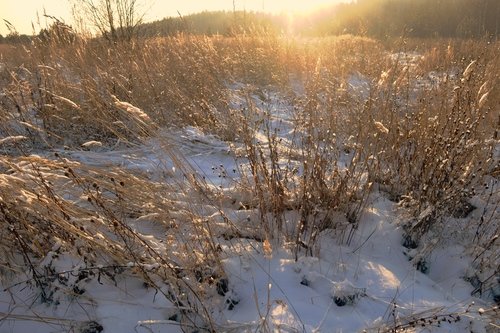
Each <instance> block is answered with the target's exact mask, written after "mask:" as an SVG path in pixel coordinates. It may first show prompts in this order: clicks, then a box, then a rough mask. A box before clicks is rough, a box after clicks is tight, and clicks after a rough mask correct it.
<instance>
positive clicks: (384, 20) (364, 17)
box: [141, 0, 500, 38]
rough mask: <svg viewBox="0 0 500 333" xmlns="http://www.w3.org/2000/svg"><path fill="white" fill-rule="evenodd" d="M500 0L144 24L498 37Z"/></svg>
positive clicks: (391, 2)
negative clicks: (308, 14)
mask: <svg viewBox="0 0 500 333" xmlns="http://www.w3.org/2000/svg"><path fill="white" fill-rule="evenodd" d="M499 21H500V0H357V1H356V2H353V3H345V4H338V5H335V6H332V7H330V8H323V9H322V10H321V11H320V12H317V13H314V14H312V15H311V16H308V17H300V16H296V17H295V18H294V20H293V22H290V18H289V17H288V16H287V15H285V14H282V15H269V14H262V13H254V12H223V11H221V12H202V13H199V14H194V15H189V16H185V17H181V16H179V17H175V18H166V19H163V20H161V21H156V22H152V23H147V24H144V25H143V26H142V27H141V30H142V32H143V33H144V34H145V35H147V36H154V35H159V36H165V35H172V34H177V33H180V32H182V33H192V34H205V35H213V34H220V35H230V34H232V33H234V32H235V31H236V32H238V31H241V30H245V31H247V30H249V29H255V28H256V29H260V30H264V31H270V32H278V33H280V32H290V31H293V33H296V34H299V35H304V36H325V35H339V34H353V35H366V36H370V37H376V38H387V37H395V36H400V35H402V34H405V35H407V36H409V37H459V38H482V37H485V36H489V37H497V36H498V35H499V33H500V24H499Z"/></svg>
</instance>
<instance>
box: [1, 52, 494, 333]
mask: <svg viewBox="0 0 500 333" xmlns="http://www.w3.org/2000/svg"><path fill="white" fill-rule="evenodd" d="M417 58H418V55H414V54H408V55H397V56H395V58H394V60H396V59H398V60H399V61H400V62H403V63H407V62H408V63H410V62H412V61H415V59H417ZM238 89H243V88H242V87H241V86H238V87H236V88H235V91H236V92H237V91H238ZM297 89H299V88H297ZM349 89H350V90H351V89H354V90H357V91H358V94H359V96H361V97H363V96H366V95H367V94H368V89H369V88H368V83H367V82H366V81H365V79H364V78H363V77H362V76H361V75H360V74H355V75H353V76H352V77H351V78H350V79H349ZM235 98H237V95H236V96H235ZM252 98H253V99H254V100H255V101H257V100H258V98H259V97H257V96H255V95H252ZM266 98H267V100H268V101H270V106H271V107H270V109H269V110H268V111H269V119H270V125H271V128H270V131H271V132H274V131H276V133H279V134H278V135H279V137H280V138H281V139H283V141H282V143H281V148H282V149H286V148H287V147H288V148H290V147H292V146H293V145H294V144H296V143H295V142H294V140H295V138H294V132H293V126H292V125H291V122H292V118H293V111H291V110H290V109H291V107H290V105H288V104H287V103H285V102H283V101H282V96H280V95H279V94H278V93H276V92H273V91H268V92H267V97H266ZM117 103H122V104H120V105H121V106H122V107H123V108H125V109H126V110H127V111H128V112H142V111H140V110H136V109H133V108H135V107H134V106H132V105H128V104H123V102H117ZM235 103H243V101H242V100H240V101H239V102H238V101H236V102H235ZM376 125H377V124H376ZM377 126H378V127H379V129H380V130H381V131H382V132H385V131H386V130H387V129H385V127H384V125H383V124H381V123H380V124H379V125H377ZM257 131H258V132H260V135H259V134H258V135H257V137H258V138H259V141H260V142H261V143H265V142H266V140H267V135H266V133H264V132H263V131H264V129H263V128H258V129H257ZM4 140H6V139H4ZM2 142H3V141H0V143H2ZM83 146H84V147H88V148H92V147H94V148H95V147H99V148H100V149H97V150H92V151H90V150H89V151H76V150H75V151H72V150H58V151H57V152H58V153H59V154H60V155H61V156H62V157H64V158H67V159H68V160H71V161H74V162H78V163H82V164H85V165H89V166H94V167H101V168H107V167H109V166H119V167H121V168H125V169H127V170H131V171H137V172H143V173H145V174H147V175H148V176H149V177H150V178H151V179H152V180H158V181H165V182H175V181H176V180H178V179H182V178H183V177H185V176H186V170H185V169H183V168H181V167H180V166H179V162H178V161H175V160H174V159H172V156H173V153H175V155H176V156H179V157H180V158H182V161H183V163H187V164H188V165H189V166H190V168H191V169H190V170H188V171H189V172H193V173H194V174H195V175H196V177H198V178H199V179H203V181H205V182H206V183H207V184H209V185H210V186H212V187H213V188H214V189H217V190H218V191H220V193H222V194H226V197H230V196H232V197H233V198H234V204H224V205H223V206H224V207H225V208H226V211H225V212H224V213H225V214H226V215H227V216H229V217H230V218H231V220H233V221H234V223H235V224H236V225H238V226H240V227H241V228H240V230H243V231H244V232H243V233H242V235H240V237H242V238H240V239H238V238H237V239H232V240H225V239H223V238H219V239H218V242H219V244H220V245H221V248H222V253H223V254H224V255H223V258H222V263H223V265H224V269H225V272H226V274H227V278H228V284H229V286H228V290H227V292H225V293H224V295H219V296H218V298H214V299H212V300H211V301H212V302H213V309H212V313H211V314H212V316H213V318H214V319H215V321H216V325H217V327H218V328H219V329H220V331H221V332H223V331H225V332H260V331H262V332H266V331H268V332H311V333H312V332H358V331H364V330H365V331H368V332H378V331H384V330H386V329H388V328H390V327H391V325H392V324H394V323H395V322H398V323H401V325H403V324H405V325H406V324H408V325H409V326H411V322H412V321H416V320H417V319H419V318H427V317H429V318H434V317H436V318H438V319H442V320H441V322H440V323H439V324H438V323H437V320H438V319H436V320H435V321H434V322H433V323H432V324H428V325H426V327H425V328H424V327H421V328H415V329H414V330H411V331H412V332H429V331H430V332H438V333H441V332H442V333H444V332H465V331H470V330H473V331H474V332H486V327H487V324H488V322H487V321H486V320H484V315H485V314H486V313H487V312H488V310H487V309H488V304H487V303H486V301H484V300H482V299H480V298H478V297H474V296H471V293H472V292H473V290H474V287H473V286H472V285H471V284H470V283H468V282H467V281H465V279H464V277H465V276H466V275H467V270H468V268H469V267H470V265H471V262H472V260H473V258H471V257H470V255H469V254H468V252H467V248H466V246H467V245H466V244H453V245H450V244H439V243H438V244H434V245H435V248H434V249H433V251H432V252H431V255H430V256H429V257H427V258H426V261H427V264H428V265H429V271H428V273H427V274H424V273H422V272H421V271H419V270H418V269H417V268H416V267H415V265H414V260H413V261H412V260H410V259H411V258H415V257H416V256H418V255H419V253H417V252H416V251H413V252H412V251H411V250H408V249H406V248H404V247H403V245H402V239H403V230H402V229H401V226H400V222H401V219H402V216H404V214H403V213H402V212H401V209H402V208H401V207H399V206H398V205H397V204H395V203H394V202H391V201H390V200H388V199H387V198H386V197H385V195H384V193H382V192H378V191H377V190H374V191H373V193H371V195H370V198H369V200H368V202H369V204H368V205H367V206H366V207H365V208H364V209H363V213H362V214H361V220H360V223H359V226H358V229H357V230H356V232H355V233H354V237H353V239H352V241H351V242H350V244H349V245H346V244H345V243H343V242H340V241H339V239H341V237H338V236H339V235H338V234H337V233H338V231H334V230H325V231H323V232H322V233H321V234H320V237H319V239H318V241H317V243H316V245H315V246H314V247H313V248H312V249H311V253H312V255H307V254H306V253H305V252H300V253H299V257H298V260H295V253H294V251H293V248H292V246H290V245H288V244H282V245H278V246H277V245H276V244H272V249H271V250H269V249H263V243H262V242H260V241H258V238H259V237H257V236H256V235H255V234H252V231H255V230H253V229H254V227H253V226H254V225H255V224H256V221H257V220H258V219H259V214H258V212H257V210H252V209H245V210H238V209H239V208H241V207H242V206H244V205H245V204H248V203H249V202H251V200H252V198H251V197H250V196H251V193H244V191H242V190H241V189H240V190H238V191H239V192H236V186H235V185H236V184H238V183H239V182H241V177H242V174H241V170H242V169H244V167H245V165H246V163H247V161H246V159H245V158H244V157H237V156H236V155H237V154H235V150H237V149H236V148H237V146H238V143H233V144H228V143H227V142H224V141H222V140H221V139H219V138H217V137H216V136H214V135H209V134H205V133H203V132H201V131H200V130H199V129H197V128H193V127H187V128H183V129H178V130H161V131H160V132H159V133H158V135H157V137H155V138H152V139H150V140H148V141H146V142H144V143H143V144H141V145H137V146H133V147H120V149H113V150H105V149H104V148H102V147H101V144H100V142H95V141H90V142H87V143H84V144H83ZM283 163H287V162H283ZM345 163H347V162H345ZM344 166H345V165H344ZM475 200H476V201H475V202H474V205H476V206H477V207H478V209H477V211H480V210H481V207H484V206H485V203H484V202H483V201H481V199H479V198H476V199H475ZM430 211H432V208H431V207H429V208H428V210H424V211H423V212H422V214H423V215H425V214H429V212H430ZM206 214H207V215H206V218H207V219H209V220H210V221H212V222H213V223H214V226H217V225H218V224H217V223H219V224H222V221H223V216H221V212H219V211H217V210H216V209H213V210H212V211H210V209H209V208H207V210H206ZM287 214H288V215H287V218H289V219H296V218H297V216H296V212H289V213H287ZM474 214H477V213H474ZM474 214H472V216H471V217H470V218H477V216H476V215H474ZM158 217H159V214H158V213H150V214H146V215H139V216H137V217H136V218H134V219H131V220H130V221H129V226H130V228H131V229H133V230H134V231H136V232H137V233H139V234H140V235H141V238H142V239H145V240H147V241H148V244H151V246H153V247H154V248H155V249H157V250H159V251H161V250H163V251H166V250H167V249H166V245H165V242H164V239H165V237H166V236H165V230H166V229H165V227H164V226H162V225H159V224H158V223H157V221H156V220H157V219H158ZM334 218H338V219H344V220H346V219H345V216H334ZM452 222H453V221H452ZM462 222H464V223H466V221H465V220H464V221H462ZM455 223H461V222H460V221H455ZM345 224H348V222H347V220H346V221H345ZM244 225H246V226H247V229H246V230H245V229H244ZM245 236H246V237H247V238H244V237H245ZM252 238H254V239H252ZM270 246H271V245H270ZM60 250H61V243H56V244H54V245H53V246H52V249H51V251H50V252H49V254H48V255H47V256H46V258H44V259H43V260H42V261H41V263H40V266H41V267H46V268H47V269H50V270H51V272H64V273H59V274H57V275H56V278H57V279H59V282H57V283H59V284H60V285H61V288H60V289H57V290H51V291H50V292H51V294H50V295H46V296H47V297H51V299H52V302H51V303H50V304H48V303H42V302H40V295H39V293H38V291H37V288H36V287H35V286H34V285H33V283H32V281H30V282H29V281H28V280H29V279H30V277H29V276H28V275H26V276H24V279H25V280H22V279H21V281H14V282H13V283H8V281H1V288H2V291H1V293H0V332H29V331H33V332H41V333H43V332H54V331H73V332H81V333H91V332H100V331H103V332H106V333H114V332H116V333H119V332H169V333H170V332H181V331H182V330H181V327H180V323H179V322H177V321H176V320H177V319H176V318H175V315H176V313H177V310H178V307H177V306H175V305H174V304H172V302H171V301H169V300H168V299H167V298H166V297H165V295H164V294H163V292H162V290H157V289H155V288H153V287H151V286H148V285H147V284H145V283H144V281H142V280H141V279H139V278H138V277H137V275H135V274H133V271H134V270H135V269H138V267H137V264H136V263H134V262H129V263H128V264H126V265H125V266H124V267H122V268H121V271H116V270H110V269H109V268H107V267H105V266H102V265H101V266H96V267H92V268H89V267H88V266H87V265H86V263H84V262H82V261H81V259H76V258H74V257H72V256H71V255H69V254H64V253H60ZM269 251H270V253H269ZM142 268H143V269H144V270H146V271H154V270H157V269H159V268H160V264H159V263H148V264H142ZM82 272H87V273H86V275H85V276H83V275H82ZM97 275H98V276H99V279H97V278H95V276H97ZM23 281H25V283H23ZM156 282H157V285H158V286H160V287H164V288H166V289H168V288H167V287H168V282H167V281H156ZM63 284H64V285H74V286H75V287H78V288H79V289H73V291H74V293H75V294H78V291H79V290H81V291H83V290H84V292H83V293H82V294H81V295H75V294H67V293H66V292H65V291H64V290H65V289H64V288H62V287H63ZM166 289H165V290H166ZM453 314H461V316H462V317H463V319H461V320H456V317H453V316H451V317H450V315H453ZM450 318H454V320H451V319H450ZM448 321H450V322H448Z"/></svg>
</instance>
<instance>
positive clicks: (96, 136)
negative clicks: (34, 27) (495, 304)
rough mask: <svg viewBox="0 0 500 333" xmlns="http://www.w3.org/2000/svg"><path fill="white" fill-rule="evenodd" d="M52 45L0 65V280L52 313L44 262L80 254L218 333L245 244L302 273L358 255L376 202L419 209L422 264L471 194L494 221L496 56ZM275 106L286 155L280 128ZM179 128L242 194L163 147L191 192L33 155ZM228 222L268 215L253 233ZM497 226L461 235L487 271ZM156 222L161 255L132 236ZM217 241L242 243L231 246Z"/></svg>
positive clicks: (486, 47) (476, 49)
mask: <svg viewBox="0 0 500 333" xmlns="http://www.w3.org/2000/svg"><path fill="white" fill-rule="evenodd" d="M49 37H50V38H45V39H40V40H35V41H34V42H33V43H32V45H29V46H23V47H17V48H15V50H11V51H9V52H11V53H9V54H4V55H3V56H2V57H3V58H2V60H1V64H0V65H1V66H0V81H1V82H2V85H3V87H4V88H3V89H2V92H1V94H0V117H1V118H2V123H1V125H0V135H1V137H0V140H1V141H0V150H1V152H2V155H1V156H0V170H1V177H0V182H1V183H0V184H1V186H0V213H1V216H2V221H3V223H2V226H1V231H0V233H1V237H2V242H1V244H0V246H2V248H3V250H5V251H2V253H4V255H3V257H2V258H1V260H2V267H3V268H2V273H3V276H4V281H8V280H9V279H7V278H6V277H8V276H11V277H12V276H13V275H16V274H18V273H20V272H22V271H24V270H25V268H26V267H28V269H29V272H30V273H28V276H29V280H30V281H32V282H33V283H34V286H35V287H36V288H38V289H39V290H40V293H41V295H42V296H41V297H42V298H43V299H44V300H45V301H47V302H48V301H50V300H51V297H52V298H53V284H54V281H55V280H54V276H55V274H56V273H57V272H52V273H51V272H47V270H46V268H43V267H41V266H40V263H41V262H42V261H43V259H44V258H47V256H48V255H53V254H51V253H52V252H57V251H59V252H63V251H69V252H71V253H72V254H73V255H75V256H79V257H81V258H84V260H85V262H86V265H87V266H86V267H85V268H82V269H83V270H87V271H89V272H94V273H95V272H97V273H99V270H101V269H104V270H107V269H109V270H110V272H111V271H113V272H116V271H120V272H123V271H126V272H128V273H131V274H136V275H138V276H141V277H142V278H143V279H144V280H145V281H146V282H147V283H148V284H149V285H151V286H154V287H156V288H158V290H161V291H162V292H164V294H165V297H167V298H168V299H169V300H170V301H171V302H172V303H173V304H176V305H177V306H178V308H179V315H180V317H182V321H183V324H184V325H186V327H190V326H200V327H204V328H206V329H208V330H209V329H212V330H214V329H215V327H216V324H217V323H215V322H214V321H213V318H212V316H211V313H210V310H209V307H210V306H211V305H212V304H214V303H213V302H212V301H213V299H214V298H217V297H219V296H217V295H220V296H224V295H225V294H226V293H227V292H228V285H227V279H226V278H225V275H224V271H223V265H222V263H221V260H222V258H224V257H225V256H230V255H231V253H230V251H236V249H237V247H238V246H237V245H234V244H235V243H237V242H238V241H240V240H241V239H242V238H252V239H254V240H255V241H257V242H260V243H262V244H263V245H265V247H266V249H267V251H269V250H271V251H272V249H274V248H279V247H281V246H285V247H289V248H290V249H291V250H293V251H294V253H295V255H296V257H297V258H298V257H299V256H301V255H311V254H317V252H316V251H317V250H318V249H317V248H316V246H317V240H318V238H319V236H320V235H321V233H322V232H324V231H329V232H331V231H332V230H333V231H334V233H335V234H336V235H337V237H338V238H339V240H340V241H342V242H345V243H350V242H351V241H352V240H353V237H354V235H355V233H356V230H357V227H358V223H359V221H360V218H361V215H362V212H363V208H364V207H365V206H366V205H367V204H368V198H369V194H370V193H371V192H372V191H373V189H378V190H380V191H383V192H386V193H387V194H388V195H389V196H390V198H391V199H393V200H397V201H400V203H401V205H404V206H405V207H407V208H409V209H408V211H410V212H411V216H410V218H408V220H407V223H405V225H404V226H405V228H406V232H407V236H408V239H409V240H411V242H412V243H413V244H414V246H420V248H422V249H427V250H429V249H431V247H430V246H427V245H428V244H430V243H428V240H427V239H426V238H425V235H426V234H427V233H428V232H429V231H433V232H434V233H436V231H439V232H440V233H441V234H442V235H446V230H447V225H446V223H445V222H446V221H447V219H446V218H447V217H449V216H456V217H463V216H465V215H466V214H467V213H468V210H469V208H468V207H469V206H468V203H469V200H470V198H472V197H473V196H474V195H476V194H481V193H483V192H484V193H486V195H489V194H488V193H491V195H489V198H490V199H489V202H488V205H489V206H488V207H498V193H497V192H493V188H497V187H494V186H493V185H490V187H489V190H490V192H488V189H485V188H484V184H485V182H487V183H488V184H490V183H492V182H494V181H496V182H498V176H499V174H498V172H499V169H498V157H496V159H495V156H494V153H493V151H494V149H498V148H497V147H498V126H499V124H498V119H497V118H498V114H499V105H500V103H498V102H499V101H498V98H499V94H498V74H497V73H498V72H499V58H498V56H497V54H498V44H486V43H483V42H480V41H475V42H474V41H448V42H447V44H446V47H445V46H443V45H444V44H441V43H437V44H434V43H432V42H429V41H425V42H424V43H423V44H422V43H420V42H421V41H404V43H399V44H395V45H393V46H391V47H387V46H383V45H382V44H380V43H378V42H376V41H374V40H370V39H366V38H358V37H352V36H345V37H339V38H324V39H307V40H302V39H293V38H281V37H277V36H270V35H266V34H255V35H242V36H234V37H231V38H221V37H211V38H208V37H194V36H187V35H179V36H176V37H169V38H152V39H144V40H134V41H133V42H131V43H118V44H114V45H110V44H108V43H106V42H103V41H101V40H89V39H85V38H81V37H79V36H75V35H72V34H69V35H68V34H54V35H52V36H49ZM417 46H418V47H417ZM400 52H401V53H400ZM412 52H413V53H412ZM412 54H416V55H417V57H416V58H414V59H413V60H411V61H410V60H408V57H407V56H408V55H412ZM415 59H416V60H415ZM473 60H474V61H475V62H473ZM471 63H472V65H470V67H469V64H471ZM431 72H432V73H433V74H432V75H431V76H430V75H429V73H431ZM235 87H242V88H235ZM235 90H237V91H236V92H235ZM235 93H236V94H239V97H241V99H240V103H239V104H237V103H234V101H233V100H232V98H233V97H234V94H235ZM272 96H278V100H279V102H278V101H277V99H276V98H273V97H272ZM279 103H286V104H287V105H283V106H282V110H286V112H287V117H288V119H290V125H289V126H290V127H289V128H288V130H290V135H291V138H289V139H288V140H285V139H283V133H280V132H279V131H278V129H277V127H276V122H277V118H276V117H277V115H276V114H274V112H275V110H276V108H277V107H280V106H279ZM186 125H190V126H195V127H198V128H200V129H201V130H202V131H204V132H206V133H211V134H215V135H217V136H219V137H220V138H221V139H222V140H226V141H228V142H229V143H231V146H232V147H235V149H234V151H233V152H232V153H234V154H235V156H241V157H240V158H239V159H238V158H237V159H238V164H240V163H239V162H242V161H243V162H244V163H243V164H245V165H244V166H243V167H242V168H241V170H239V171H240V172H241V175H242V179H240V180H239V181H238V183H237V184H236V185H235V186H234V187H232V188H231V189H229V190H227V191H220V190H219V189H217V188H216V187H215V186H213V185H212V184H207V182H205V181H204V180H203V179H202V178H200V177H198V176H197V175H196V174H195V172H194V171H193V169H192V168H191V167H190V165H189V163H188V162H187V161H186V160H185V159H184V158H183V156H182V154H180V152H179V151H177V150H175V148H174V147H173V146H172V145H171V144H170V143H169V142H166V141H165V142H162V145H161V147H162V149H164V150H165V152H166V153H167V155H168V156H169V158H170V159H171V161H173V163H174V165H175V167H176V168H177V170H180V173H181V174H182V175H183V177H182V179H175V178H173V177H167V178H166V179H163V180H162V181H158V180H154V179H150V178H149V176H148V175H147V174H141V173H138V172H131V171H130V170H124V169H121V168H118V167H116V168H110V169H109V170H105V169H102V168H96V167H91V166H87V165H84V164H82V163H79V162H76V161H72V160H70V159H69V157H67V156H64V155H61V154H60V155H57V156H55V155H50V156H48V155H47V154H45V155H44V157H38V156H35V155H33V153H40V152H44V153H45V152H46V151H48V150H51V149H53V148H57V150H58V151H60V150H61V148H64V147H66V148H70V149H89V148H90V147H93V146H95V145H98V146H100V147H102V149H112V147H117V146H118V145H120V144H126V145H133V144H138V143H140V142H141V141H142V140H143V139H145V138H148V137H152V136H154V135H155V133H156V131H157V130H158V129H160V128H165V127H167V128H173V127H183V126H186ZM292 134H293V135H292ZM160 168H161V167H160ZM162 171H164V173H165V174H167V175H168V174H171V171H170V170H167V169H165V170H162ZM495 191H496V190H495ZM243 194H244V195H243ZM495 205H496V206H495ZM235 209H240V210H243V211H247V212H249V213H250V212H251V213H255V216H257V217H256V218H255V220H252V221H251V222H252V223H251V225H245V224H242V223H241V221H238V220H237V219H234V218H233V217H232V215H231V214H230V212H231V211H234V210H235ZM491 211H493V213H491ZM495 211H497V209H493V210H491V209H490V208H489V209H488V211H487V212H486V211H485V213H484V214H483V216H481V220H480V221H478V222H476V223H472V224H471V225H469V226H468V228H470V229H469V230H474V232H475V230H477V237H476V238H475V239H474V244H475V249H474V253H475V254H476V255H477V260H476V264H477V270H478V271H480V270H482V269H483V268H485V267H487V266H488V265H489V268H487V269H486V270H487V271H488V272H492V271H494V270H495V269H494V268H492V267H494V263H495V262H497V261H498V255H499V253H498V250H496V249H498V247H496V246H494V243H495V241H496V240H495V239H494V238H492V237H494V235H495V234H498V223H495V221H497V220H498V214H497V213H495ZM495 214H496V215H495ZM145 221H148V223H153V224H155V225H157V226H159V227H161V228H162V230H163V231H164V232H165V234H166V241H165V243H164V246H163V247H158V246H157V245H155V244H151V243H150V242H149V241H148V240H147V239H145V238H144V237H143V236H144V235H143V234H142V233H141V232H140V231H139V230H136V229H134V228H133V227H131V225H132V224H131V222H134V223H139V224H141V223H146V222H145ZM492 239H493V241H492ZM222 240H224V241H228V240H229V241H230V243H231V244H233V245H230V246H227V247H224V249H223V247H222V246H221V243H224V242H223V241H222ZM492 242H493V243H492ZM55 245H57V246H55ZM55 248H57V249H56V250H55ZM225 251H227V252H225ZM422 251H423V250H422ZM423 252H425V251H423ZM424 255H425V253H424ZM130 263H131V264H130ZM100 267H106V268H100ZM110 274H111V273H110ZM112 274H115V273H112ZM160 281H163V282H160ZM480 282H481V283H483V282H488V281H486V277H480ZM490 282H491V280H490ZM162 283H166V284H167V285H168V286H169V291H168V292H167V291H165V289H162ZM231 302H232V301H231Z"/></svg>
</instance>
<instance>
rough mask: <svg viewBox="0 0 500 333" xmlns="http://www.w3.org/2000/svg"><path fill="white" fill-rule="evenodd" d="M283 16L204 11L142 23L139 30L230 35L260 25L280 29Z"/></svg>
mask: <svg viewBox="0 0 500 333" xmlns="http://www.w3.org/2000/svg"><path fill="white" fill-rule="evenodd" d="M282 21H283V17H282V16H280V15H270V14H264V13H257V12H246V11H236V12H226V11H213V12H208V11H204V12H201V13H197V14H192V15H188V16H181V15H179V16H178V17H168V18H164V19H162V20H159V21H154V22H150V23H145V24H142V25H141V26H140V27H139V33H140V34H141V35H144V36H149V37H151V36H171V35H176V34H178V33H188V34H196V35H209V36H212V35H223V36H229V35H232V34H235V33H240V32H242V31H251V30H253V29H258V30H260V31H266V32H270V33H279V32H280V31H281V30H282V29H283V23H282Z"/></svg>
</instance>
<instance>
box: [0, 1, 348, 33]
mask: <svg viewBox="0 0 500 333" xmlns="http://www.w3.org/2000/svg"><path fill="white" fill-rule="evenodd" d="M78 1H79V0H73V3H75V2H78ZM96 1H99V0H96ZM346 1H347V0H234V3H235V6H236V9H237V10H244V9H245V10H248V11H265V12H271V13H282V12H307V11H311V10H314V9H318V8H319V7H321V6H325V5H329V4H333V3H338V2H346ZM139 2H141V8H142V12H144V13H146V15H145V20H146V21H152V20H159V19H162V18H164V17H167V16H177V15H178V14H177V11H179V12H180V13H181V14H182V15H187V14H191V13H196V12H201V11H204V10H208V11H210V10H227V11H231V10H233V0H181V1H179V0H139ZM44 9H45V12H46V13H47V14H48V15H51V16H54V17H57V18H58V19H62V21H64V22H66V23H68V24H71V23H72V15H71V0H0V34H2V35H4V36H5V35H7V34H8V33H9V30H8V29H7V27H6V25H5V24H4V20H7V21H9V22H10V23H12V25H14V27H15V28H16V30H17V31H18V32H19V33H21V34H31V33H32V31H33V26H32V24H33V25H34V27H35V31H36V32H38V31H39V30H40V27H45V25H46V19H45V18H43V13H44ZM37 13H38V14H39V15H38V17H40V19H39V20H38V19H37ZM49 23H50V22H49Z"/></svg>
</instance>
